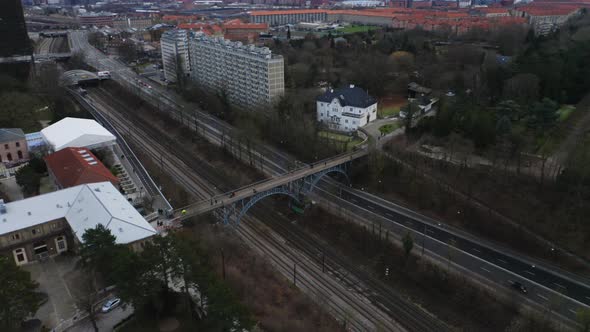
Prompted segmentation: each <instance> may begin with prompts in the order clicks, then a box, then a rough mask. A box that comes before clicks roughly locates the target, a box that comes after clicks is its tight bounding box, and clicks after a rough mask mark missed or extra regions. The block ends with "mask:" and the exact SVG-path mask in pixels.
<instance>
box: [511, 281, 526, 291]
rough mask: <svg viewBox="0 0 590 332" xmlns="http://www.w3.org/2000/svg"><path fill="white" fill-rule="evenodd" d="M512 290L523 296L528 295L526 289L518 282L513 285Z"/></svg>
mask: <svg viewBox="0 0 590 332" xmlns="http://www.w3.org/2000/svg"><path fill="white" fill-rule="evenodd" d="M512 288H514V289H516V290H517V291H519V292H521V293H523V294H526V293H527V290H526V287H525V286H524V285H523V284H521V283H520V282H518V281H515V282H513V283H512Z"/></svg>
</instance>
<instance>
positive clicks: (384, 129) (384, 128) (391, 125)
mask: <svg viewBox="0 0 590 332" xmlns="http://www.w3.org/2000/svg"><path fill="white" fill-rule="evenodd" d="M399 127H400V124H399V122H394V123H388V124H385V125H382V126H381V127H379V132H381V134H383V135H387V134H389V133H391V132H392V131H394V130H396V129H397V128H399Z"/></svg>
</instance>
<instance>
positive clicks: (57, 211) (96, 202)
mask: <svg viewBox="0 0 590 332" xmlns="http://www.w3.org/2000/svg"><path fill="white" fill-rule="evenodd" d="M61 218H65V219H66V221H67V222H68V224H69V225H70V227H71V228H72V231H73V233H74V234H75V235H76V237H77V238H78V240H79V241H80V242H83V241H82V235H83V234H84V231H85V230H86V229H89V228H94V227H96V225H98V224H102V225H104V226H105V227H106V228H108V229H110V230H111V233H112V234H113V235H115V237H116V241H117V243H121V244H125V243H131V242H135V241H138V240H142V239H144V238H146V237H150V236H152V235H155V234H156V231H155V230H154V228H153V227H152V226H151V225H150V224H149V223H148V222H147V221H146V220H145V219H144V218H143V217H142V216H141V215H140V214H139V212H137V210H136V209H135V208H134V207H133V206H131V204H130V203H129V202H128V201H127V199H125V197H124V196H123V195H121V193H119V191H118V190H117V189H116V188H115V187H114V186H113V185H112V184H111V183H110V182H101V183H93V184H83V185H79V186H76V187H71V188H67V189H62V190H59V191H54V192H51V193H48V194H44V195H39V196H35V197H31V198H27V199H23V200H20V201H15V202H11V203H6V213H3V214H0V234H7V233H12V232H16V231H19V230H21V229H24V228H28V227H33V226H35V225H39V224H43V223H46V222H49V221H52V220H57V219H61Z"/></svg>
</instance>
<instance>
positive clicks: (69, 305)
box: [23, 255, 83, 327]
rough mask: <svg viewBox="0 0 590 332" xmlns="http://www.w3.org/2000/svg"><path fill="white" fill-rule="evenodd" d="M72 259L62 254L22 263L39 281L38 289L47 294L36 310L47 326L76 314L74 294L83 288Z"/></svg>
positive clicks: (33, 278) (74, 260) (80, 276)
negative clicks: (34, 261)
mask: <svg viewBox="0 0 590 332" xmlns="http://www.w3.org/2000/svg"><path fill="white" fill-rule="evenodd" d="M75 262H76V259H75V258H74V257H72V256H63V255H62V256H56V257H53V258H49V259H47V260H46V261H43V262H37V263H32V264H28V265H25V266H23V269H24V270H27V271H29V272H30V273H31V279H32V280H35V281H37V282H38V283H39V288H38V290H39V291H41V292H44V293H46V294H47V295H48V297H49V299H48V301H47V302H46V303H44V304H43V305H42V306H41V308H39V310H38V311H37V313H36V314H35V318H38V319H40V320H41V322H42V323H43V325H45V326H46V327H55V326H57V325H59V324H60V323H61V322H63V321H66V320H68V319H71V318H72V317H73V316H76V315H77V314H78V310H77V309H78V308H77V305H76V294H79V293H80V290H81V289H83V288H82V285H81V280H82V279H83V278H82V275H81V273H80V271H78V270H77V269H75Z"/></svg>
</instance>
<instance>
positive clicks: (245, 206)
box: [223, 186, 300, 224]
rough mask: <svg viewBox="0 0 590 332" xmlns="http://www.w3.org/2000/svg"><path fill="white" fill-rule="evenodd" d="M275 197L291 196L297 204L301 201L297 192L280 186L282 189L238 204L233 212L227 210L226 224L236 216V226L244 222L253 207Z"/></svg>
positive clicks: (269, 191)
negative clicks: (244, 217) (270, 197)
mask: <svg viewBox="0 0 590 332" xmlns="http://www.w3.org/2000/svg"><path fill="white" fill-rule="evenodd" d="M274 195H285V196H289V197H291V198H293V199H294V200H296V201H297V202H299V201H300V200H299V197H298V196H299V195H298V194H297V193H296V192H294V191H293V190H291V188H289V187H288V186H280V187H276V188H272V189H270V190H266V191H263V192H259V193H257V194H256V195H254V196H252V197H250V199H248V201H246V202H243V203H242V204H236V206H233V209H231V210H226V211H225V212H224V216H223V219H224V223H225V224H228V223H229V222H230V219H231V217H232V215H235V216H236V224H239V223H240V221H241V220H242V217H243V216H244V215H245V214H246V212H248V210H250V208H251V207H252V206H254V205H255V204H256V203H258V202H260V201H261V200H263V199H265V198H267V197H269V196H274ZM236 210H237V211H236Z"/></svg>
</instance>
